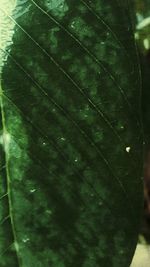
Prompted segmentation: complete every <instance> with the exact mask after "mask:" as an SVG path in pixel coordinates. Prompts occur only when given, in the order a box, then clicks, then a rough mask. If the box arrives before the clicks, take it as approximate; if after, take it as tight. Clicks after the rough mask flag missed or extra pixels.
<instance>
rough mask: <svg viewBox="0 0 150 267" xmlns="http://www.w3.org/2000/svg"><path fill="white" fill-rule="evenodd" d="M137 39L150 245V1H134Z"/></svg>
mask: <svg viewBox="0 0 150 267" xmlns="http://www.w3.org/2000/svg"><path fill="white" fill-rule="evenodd" d="M134 8H135V14H136V23H135V24H136V25H135V39H136V41H137V46H138V50H139V56H140V64H141V78H142V79H141V80H142V117H143V129H144V136H145V163H144V196H145V201H144V216H143V224H142V229H141V232H142V234H143V235H144V237H145V238H146V240H147V242H148V243H150V101H149V100H150V80H149V77H150V0H143V1H141V0H134Z"/></svg>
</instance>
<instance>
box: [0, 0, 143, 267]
mask: <svg viewBox="0 0 150 267" xmlns="http://www.w3.org/2000/svg"><path fill="white" fill-rule="evenodd" d="M11 19H12V20H14V21H15V28H14V34H13V44H11V46H8V47H7V49H6V54H7V62H6V63H5V65H4V67H3V71H2V90H3V96H2V98H3V104H1V108H2V119H1V121H2V125H1V128H3V135H4V133H5V136H4V137H5V139H7V142H5V143H6V144H7V143H8V148H7V147H6V146H5V152H6V153H5V152H4V149H3V145H1V148H0V149H1V158H2V163H1V166H0V167H1V169H0V170H1V177H2V179H1V181H0V183H1V187H0V188H1V189H0V193H1V196H2V199H1V203H2V205H1V207H0V209H1V212H0V214H1V228H0V240H1V242H0V255H1V257H0V266H1V267H6V266H7V267H8V266H11V267H33V266H37V267H43V266H44V267H50V266H51V267H98V266H101V267H108V266H109V267H110V266H112V267H120V266H122V267H128V266H129V264H130V262H131V258H132V256H133V253H134V249H135V245H136V241H137V233H138V229H139V220H140V219H139V218H140V214H141V206H142V204H141V203H142V197H141V196H142V185H141V184H142V181H141V168H142V162H141V161H142V130H141V129H142V127H141V122H140V112H139V110H140V86H139V79H140V78H139V64H138V61H137V56H136V49H135V44H134V38H133V33H132V27H131V24H130V11H129V7H128V4H127V1H117V0H116V1H115V0H114V1H113V3H112V1H107V3H106V1H102V0H101V1H100V0H94V1H83V0H81V1H79V0H78V1H77V0H76V1H73V0H68V1H64V0H61V1H39V0H36V1H31V0H30V1H28V0H26V1H23V2H22V1H18V4H17V6H16V8H15V11H14V14H13V16H12V17H11ZM4 130H5V131H4ZM6 130H7V131H6ZM7 151H8V152H7Z"/></svg>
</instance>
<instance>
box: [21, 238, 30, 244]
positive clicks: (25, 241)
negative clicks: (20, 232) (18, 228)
mask: <svg viewBox="0 0 150 267" xmlns="http://www.w3.org/2000/svg"><path fill="white" fill-rule="evenodd" d="M22 241H23V243H27V242H29V241H30V238H28V237H24V238H23V239H22Z"/></svg>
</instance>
